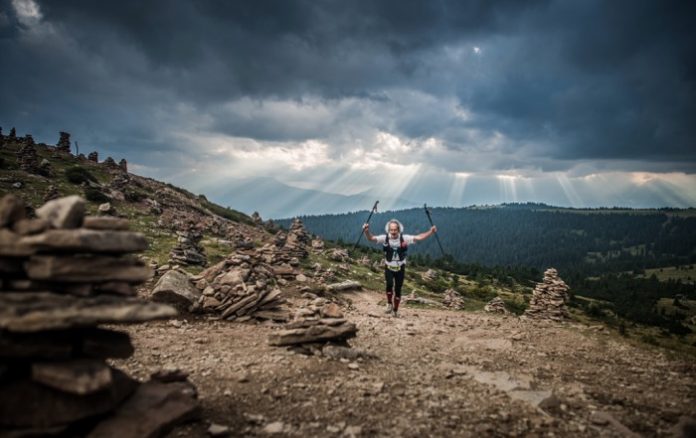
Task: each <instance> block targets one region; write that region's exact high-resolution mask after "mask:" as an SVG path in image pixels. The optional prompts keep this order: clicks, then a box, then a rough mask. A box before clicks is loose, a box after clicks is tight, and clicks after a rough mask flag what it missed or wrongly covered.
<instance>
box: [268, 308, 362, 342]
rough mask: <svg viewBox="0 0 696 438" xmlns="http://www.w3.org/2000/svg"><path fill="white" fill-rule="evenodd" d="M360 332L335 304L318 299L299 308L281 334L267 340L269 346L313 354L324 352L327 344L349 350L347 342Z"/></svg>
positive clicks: (275, 334) (273, 334)
mask: <svg viewBox="0 0 696 438" xmlns="http://www.w3.org/2000/svg"><path fill="white" fill-rule="evenodd" d="M357 332H358V329H357V328H356V326H355V324H353V323H351V322H348V321H347V320H346V319H345V318H344V317H343V313H342V312H341V309H340V308H339V307H338V305H337V304H336V303H329V302H328V301H327V300H326V299H325V298H316V299H314V300H313V301H312V302H311V303H310V304H309V305H308V306H306V307H303V308H300V309H299V310H298V311H297V313H296V314H295V317H294V319H293V320H292V321H291V322H289V323H288V324H285V325H284V326H283V328H282V329H281V330H279V331H278V332H276V333H272V334H271V335H270V336H269V337H268V343H269V344H270V345H274V346H279V347H290V348H291V349H293V350H295V351H297V352H300V353H308V354H311V353H313V352H316V351H321V349H322V348H324V347H325V346H326V345H327V344H334V345H335V344H337V345H341V346H347V345H348V344H347V341H348V339H350V338H354V337H355V336H356V334H357Z"/></svg>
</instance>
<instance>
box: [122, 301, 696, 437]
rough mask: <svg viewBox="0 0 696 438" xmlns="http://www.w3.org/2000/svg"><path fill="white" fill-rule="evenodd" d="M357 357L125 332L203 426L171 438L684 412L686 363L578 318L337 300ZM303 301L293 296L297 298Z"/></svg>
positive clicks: (190, 330) (566, 430)
mask: <svg viewBox="0 0 696 438" xmlns="http://www.w3.org/2000/svg"><path fill="white" fill-rule="evenodd" d="M343 296H344V297H345V298H348V300H350V302H351V303H352V304H351V305H349V306H347V308H345V313H346V316H347V318H348V319H349V320H351V321H353V322H355V323H356V324H357V326H358V328H359V332H358V337H357V338H355V339H353V340H352V341H351V345H352V346H353V347H354V349H355V350H356V351H359V352H364V353H367V355H368V356H369V355H374V356H376V357H372V358H370V357H366V358H358V359H346V358H343V359H340V360H336V359H328V358H325V357H317V356H304V355H299V354H295V353H291V352H289V351H286V350H285V349H282V348H276V347H270V346H268V345H267V343H266V338H267V336H268V335H269V334H270V333H272V332H273V330H277V329H278V326H275V325H264V324H235V323H225V322H219V321H209V320H206V319H201V318H191V319H188V320H185V319H178V320H174V321H167V322H154V323H147V324H142V325H136V326H130V327H128V328H127V329H126V330H127V331H128V332H129V333H130V334H131V335H132V337H133V341H134V343H135V347H136V354H135V355H134V356H133V357H132V358H130V359H128V360H125V361H115V364H116V365H117V366H118V367H120V368H123V369H125V370H127V371H128V372H129V373H131V374H132V375H134V376H136V377H139V378H142V379H145V378H147V376H149V374H150V373H152V372H154V371H157V370H159V369H161V368H181V369H183V370H185V371H187V372H189V373H190V380H191V381H192V382H193V383H194V384H195V385H196V386H197V387H198V390H199V394H200V398H201V403H202V406H203V416H204V420H203V421H201V422H199V423H194V424H190V425H186V426H183V427H179V428H177V429H176V430H174V431H173V432H171V434H170V436H207V432H206V431H207V428H208V426H209V425H210V423H217V424H222V425H226V426H229V427H230V429H231V431H232V435H233V436H249V435H252V436H253V435H266V434H276V435H277V436H394V437H422V436H481V435H487V436H550V435H555V436H631V433H635V434H639V435H644V436H666V435H668V434H669V429H670V428H671V427H673V426H674V424H675V423H677V422H678V421H679V419H680V417H683V416H690V417H694V416H696V411H695V409H696V408H694V406H695V405H696V404H695V403H694V402H695V401H696V365H695V364H694V363H693V360H688V359H671V358H669V357H668V356H667V355H666V354H665V353H664V352H661V351H660V350H654V349H645V348H642V347H636V346H633V345H631V344H629V343H628V342H626V341H624V340H622V339H621V338H616V337H614V336H612V335H610V334H606V333H604V331H602V330H597V329H596V328H592V327H587V326H584V325H578V324H572V323H566V324H557V323H540V322H532V321H523V320H520V319H519V318H516V317H512V316H508V317H506V316H500V315H490V314H484V313H471V312H455V311H448V310H433V309H417V308H409V307H406V308H404V309H403V310H402V312H401V317H400V318H392V317H390V316H388V315H385V314H384V313H383V312H382V308H383V307H382V304H383V302H382V301H381V300H382V295H381V294H379V293H377V292H372V291H365V292H360V293H350V294H344V295H343ZM295 304H296V305H299V304H301V302H300V301H297V302H295Z"/></svg>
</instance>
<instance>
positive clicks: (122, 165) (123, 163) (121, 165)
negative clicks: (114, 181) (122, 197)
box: [118, 158, 128, 172]
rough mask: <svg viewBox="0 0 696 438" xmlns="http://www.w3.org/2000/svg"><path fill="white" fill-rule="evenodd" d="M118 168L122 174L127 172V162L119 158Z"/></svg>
mask: <svg viewBox="0 0 696 438" xmlns="http://www.w3.org/2000/svg"><path fill="white" fill-rule="evenodd" d="M118 168H119V169H121V170H122V171H124V172H128V161H126V159H125V158H121V161H119V162H118Z"/></svg>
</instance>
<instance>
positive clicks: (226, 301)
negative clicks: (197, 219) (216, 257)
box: [193, 251, 290, 322]
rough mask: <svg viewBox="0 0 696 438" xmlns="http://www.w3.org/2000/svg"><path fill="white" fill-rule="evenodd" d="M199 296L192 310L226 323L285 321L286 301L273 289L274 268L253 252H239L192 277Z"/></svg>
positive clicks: (286, 318)
mask: <svg viewBox="0 0 696 438" xmlns="http://www.w3.org/2000/svg"><path fill="white" fill-rule="evenodd" d="M193 280H194V281H195V286H196V288H197V289H198V290H199V291H201V292H202V293H201V296H200V298H199V299H198V301H197V303H196V304H194V308H193V310H201V311H204V312H210V313H215V314H219V315H220V317H221V318H222V319H226V320H228V321H235V320H236V321H238V322H243V321H247V320H250V319H252V318H256V319H269V320H274V321H287V320H288V319H289V318H290V314H289V312H288V311H287V310H286V309H285V308H284V307H283V306H282V305H283V304H284V303H285V299H284V298H283V297H282V293H281V291H280V289H278V288H277V287H275V284H274V283H275V274H274V272H273V268H272V267H271V266H270V265H269V264H267V263H266V262H265V261H264V260H263V258H262V257H261V256H260V255H259V254H258V253H257V252H256V251H239V252H237V253H235V254H233V255H232V256H230V257H228V258H227V259H226V260H223V261H222V262H220V263H218V264H216V265H215V266H211V267H210V268H208V269H206V270H204V271H203V272H201V273H200V274H199V275H198V276H196V277H194V278H193Z"/></svg>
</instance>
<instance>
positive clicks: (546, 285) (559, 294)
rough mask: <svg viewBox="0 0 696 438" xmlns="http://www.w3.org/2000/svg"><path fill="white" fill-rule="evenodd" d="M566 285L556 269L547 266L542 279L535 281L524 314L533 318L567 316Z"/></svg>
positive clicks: (552, 318)
mask: <svg viewBox="0 0 696 438" xmlns="http://www.w3.org/2000/svg"><path fill="white" fill-rule="evenodd" d="M568 289H569V288H568V285H567V284H565V282H564V281H563V280H561V278H560V277H559V276H558V271H556V269H554V268H549V269H547V270H546V271H545V272H544V279H543V280H542V282H541V283H537V285H536V287H535V288H534V292H533V293H532V299H531V300H530V302H529V307H527V310H525V312H524V315H525V316H527V317H529V318H535V319H551V320H554V321H561V320H563V319H566V318H568V317H569V314H568V308H567V307H566V302H567V301H568Z"/></svg>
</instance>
